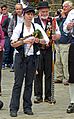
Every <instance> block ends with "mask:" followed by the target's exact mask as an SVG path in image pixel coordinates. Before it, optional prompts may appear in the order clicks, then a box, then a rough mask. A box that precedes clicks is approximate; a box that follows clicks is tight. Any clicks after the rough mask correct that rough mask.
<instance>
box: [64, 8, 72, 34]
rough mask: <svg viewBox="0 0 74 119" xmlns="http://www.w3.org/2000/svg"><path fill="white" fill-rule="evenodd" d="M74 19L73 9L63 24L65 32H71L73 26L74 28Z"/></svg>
mask: <svg viewBox="0 0 74 119" xmlns="http://www.w3.org/2000/svg"><path fill="white" fill-rule="evenodd" d="M73 19H74V9H73V10H71V11H70V12H69V14H68V16H67V18H66V20H65V22H64V24H63V30H64V32H66V33H69V32H71V31H72V28H73V22H72V20H73Z"/></svg>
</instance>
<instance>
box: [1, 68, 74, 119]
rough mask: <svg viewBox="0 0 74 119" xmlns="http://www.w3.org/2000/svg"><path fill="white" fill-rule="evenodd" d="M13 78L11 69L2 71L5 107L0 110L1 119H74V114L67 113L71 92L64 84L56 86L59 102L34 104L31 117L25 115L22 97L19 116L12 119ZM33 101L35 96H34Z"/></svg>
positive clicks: (56, 96)
mask: <svg viewBox="0 0 74 119" xmlns="http://www.w3.org/2000/svg"><path fill="white" fill-rule="evenodd" d="M13 78H14V73H12V72H10V69H6V70H3V71H2V96H1V97H0V99H1V100H2V101H3V102H4V107H3V108H2V110H0V119H12V118H13V119H74V113H73V114H67V113H66V108H67V106H68V103H69V92H68V86H64V85H63V84H55V98H56V101H57V102H56V104H55V105H51V104H48V103H46V102H43V103H40V104H34V103H33V112H34V115H32V116H29V115H26V114H24V113H23V109H22V96H21V100H20V102H21V104H20V109H19V112H18V116H17V117H16V118H14V117H10V115H9V102H10V96H11V91H12V86H13V81H14V80H13ZM22 90H23V89H22ZM33 100H34V94H33V96H32V101H33Z"/></svg>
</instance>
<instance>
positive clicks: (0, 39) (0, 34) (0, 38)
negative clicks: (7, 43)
mask: <svg viewBox="0 0 74 119" xmlns="http://www.w3.org/2000/svg"><path fill="white" fill-rule="evenodd" d="M3 48H4V33H3V31H2V28H1V26H0V51H2V50H3Z"/></svg>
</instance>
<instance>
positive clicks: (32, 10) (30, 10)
mask: <svg viewBox="0 0 74 119" xmlns="http://www.w3.org/2000/svg"><path fill="white" fill-rule="evenodd" d="M27 12H33V13H35V10H34V8H33V7H32V6H30V5H28V6H27V7H26V8H24V14H25V13H27Z"/></svg>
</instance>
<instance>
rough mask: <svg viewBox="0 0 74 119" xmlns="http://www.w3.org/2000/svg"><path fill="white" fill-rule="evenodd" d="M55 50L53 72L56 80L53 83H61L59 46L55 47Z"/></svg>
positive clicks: (61, 71) (61, 68)
mask: <svg viewBox="0 0 74 119" xmlns="http://www.w3.org/2000/svg"><path fill="white" fill-rule="evenodd" d="M55 50H56V57H55V58H56V61H55V72H56V79H55V83H62V81H63V78H64V77H63V65H62V62H61V55H60V44H58V45H55Z"/></svg>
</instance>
